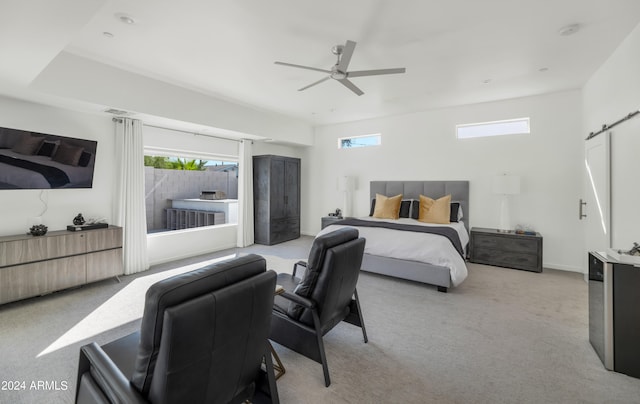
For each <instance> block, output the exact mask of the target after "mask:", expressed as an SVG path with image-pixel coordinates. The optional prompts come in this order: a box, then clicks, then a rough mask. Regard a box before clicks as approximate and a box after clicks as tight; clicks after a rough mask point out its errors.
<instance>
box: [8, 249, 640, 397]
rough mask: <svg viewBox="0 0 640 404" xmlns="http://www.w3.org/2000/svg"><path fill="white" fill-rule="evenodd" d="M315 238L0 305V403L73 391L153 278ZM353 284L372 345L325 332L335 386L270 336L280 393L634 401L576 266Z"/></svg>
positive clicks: (284, 265) (128, 325) (294, 253)
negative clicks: (443, 286)
mask: <svg viewBox="0 0 640 404" xmlns="http://www.w3.org/2000/svg"><path fill="white" fill-rule="evenodd" d="M310 242H311V239H310V238H309V237H303V238H301V239H299V240H295V241H293V242H290V243H284V244H280V245H278V246H273V247H266V246H252V247H250V248H248V249H238V250H230V251H223V252H220V253H216V254H211V255H209V256H202V257H196V258H192V259H188V260H182V261H181V262H180V263H170V264H164V265H159V266H156V267H154V268H153V269H152V270H151V271H148V272H145V273H143V274H138V275H135V276H126V277H123V280H122V283H119V284H118V283H116V282H114V281H104V282H100V283H97V284H94V285H89V286H85V287H82V288H78V289H75V290H70V291H65V292H59V293H55V294H52V295H48V296H43V297H39V298H35V299H30V300H26V301H23V302H18V303H13V304H8V305H4V306H0V347H1V348H0V349H1V350H2V351H1V352H2V356H1V358H0V360H1V362H0V381H2V383H3V384H4V383H5V382H7V381H17V382H19V385H18V387H19V388H22V387H21V386H22V382H24V386H25V388H24V389H21V390H18V391H7V390H2V389H0V403H12V404H13V403H71V402H73V396H74V389H75V377H76V370H77V360H78V350H79V347H80V346H81V345H83V344H85V343H87V342H89V341H97V342H98V343H100V344H101V343H106V342H108V341H111V340H113V339H115V338H118V337H120V336H123V335H126V334H128V333H130V332H133V331H135V330H136V329H137V328H138V326H139V317H140V315H141V312H142V304H143V297H144V290H146V288H147V287H148V285H150V284H151V283H153V282H154V281H155V280H157V279H159V278H160V277H164V276H168V275H170V274H174V273H178V272H180V271H185V270H188V269H191V268H195V267H197V266H199V265H202V264H201V262H202V261H204V260H210V259H215V258H218V257H225V256H229V255H233V254H245V253H259V254H263V255H265V256H266V258H267V261H268V263H269V267H270V268H272V269H275V270H278V271H279V272H289V271H290V270H291V267H292V263H293V262H295V261H296V260H297V259H301V258H305V257H306V255H307V252H308V249H309V246H310ZM189 265H191V266H189ZM358 291H359V294H360V299H361V303H362V305H363V315H364V318H365V322H366V327H367V332H368V335H369V343H368V344H364V343H363V341H362V333H361V332H360V329H359V328H356V327H354V326H352V325H349V324H346V323H345V324H340V325H338V326H337V327H336V328H335V329H334V330H332V331H331V332H330V333H329V334H327V336H326V337H325V347H326V351H327V359H328V362H329V370H330V373H331V380H332V384H331V386H330V387H329V388H325V387H324V383H323V376H322V367H321V365H320V364H317V363H316V362H313V361H311V360H309V359H307V358H305V357H302V356H300V355H298V354H296V353H294V352H291V351H289V350H288V349H286V348H284V347H281V346H279V345H277V344H274V347H275V349H276V351H277V352H278V354H279V356H280V359H281V360H282V361H283V363H284V366H285V367H286V374H285V375H284V376H283V377H282V378H281V379H280V380H279V381H278V388H279V392H280V399H281V401H282V402H283V403H604V402H609V403H633V402H640V380H639V379H634V378H631V377H628V376H625V375H622V374H618V373H614V372H610V371H607V370H606V369H604V367H603V366H602V363H601V362H600V360H599V359H598V357H597V355H596V354H595V352H594V351H593V349H592V348H591V346H590V344H589V339H588V314H587V284H586V283H585V282H584V280H583V278H582V275H580V274H574V273H567V272H561V271H553V270H545V272H544V273H542V274H536V273H529V272H523V271H517V270H511V269H505V268H497V267H490V266H484V265H476V264H469V277H468V279H467V280H466V281H465V282H464V283H463V284H462V285H461V286H460V287H458V288H454V289H452V290H451V291H450V292H449V293H447V294H443V293H439V292H437V291H436V290H435V288H434V287H429V286H423V285H420V284H416V283H412V282H406V281H401V280H394V279H391V278H387V277H382V276H377V275H372V274H367V273H362V275H361V277H360V280H359V283H358ZM38 382H40V383H39V385H40V388H39V386H38ZM45 382H48V384H46V383H45ZM4 386H5V387H6V386H7V385H4ZM65 386H66V389H65ZM1 387H3V386H0V388H1Z"/></svg>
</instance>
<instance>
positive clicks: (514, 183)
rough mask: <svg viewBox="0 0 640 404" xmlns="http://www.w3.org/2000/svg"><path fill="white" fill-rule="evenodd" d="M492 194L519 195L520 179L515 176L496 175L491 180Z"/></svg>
mask: <svg viewBox="0 0 640 404" xmlns="http://www.w3.org/2000/svg"><path fill="white" fill-rule="evenodd" d="M493 193H494V194H500V195H517V194H519V193H520V177H518V176H517V175H497V176H495V177H494V178H493Z"/></svg>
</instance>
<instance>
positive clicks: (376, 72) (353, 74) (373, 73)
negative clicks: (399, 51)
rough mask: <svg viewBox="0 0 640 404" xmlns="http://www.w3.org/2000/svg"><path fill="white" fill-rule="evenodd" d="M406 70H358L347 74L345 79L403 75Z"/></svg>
mask: <svg viewBox="0 0 640 404" xmlns="http://www.w3.org/2000/svg"><path fill="white" fill-rule="evenodd" d="M406 71H407V69H405V68H404V67H399V68H396V69H378V70H358V71H355V72H348V73H347V77H363V76H378V75H381V74H398V73H404V72H406Z"/></svg>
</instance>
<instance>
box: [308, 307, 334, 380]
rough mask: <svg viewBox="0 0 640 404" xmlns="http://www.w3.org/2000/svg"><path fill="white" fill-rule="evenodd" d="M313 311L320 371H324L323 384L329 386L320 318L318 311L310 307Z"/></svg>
mask: <svg viewBox="0 0 640 404" xmlns="http://www.w3.org/2000/svg"><path fill="white" fill-rule="evenodd" d="M311 312H312V313H313V325H314V327H315V329H316V338H317V339H318V351H320V360H321V361H322V371H323V372H324V385H325V387H329V385H330V384H331V379H330V378H329V365H328V364H327V355H326V354H325V352H324V342H323V341H322V329H321V328H320V318H319V317H318V311H317V310H316V309H312V310H311Z"/></svg>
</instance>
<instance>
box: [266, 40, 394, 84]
mask: <svg viewBox="0 0 640 404" xmlns="http://www.w3.org/2000/svg"><path fill="white" fill-rule="evenodd" d="M355 48H356V43H355V42H353V41H347V42H346V43H345V44H344V45H336V46H334V47H333V48H331V52H332V53H333V54H334V55H336V56H337V57H338V60H337V61H336V64H335V65H333V66H332V67H331V69H330V70H326V69H318V68H315V67H309V66H301V65H294V64H292V63H285V62H275V64H277V65H283V66H290V67H297V68H300V69H307V70H315V71H318V72H323V73H329V75H328V76H327V77H324V78H322V79H320V80H318V81H316V82H313V83H311V84H309V85H308V86H304V87H302V88H300V89H298V91H303V90H306V89H307V88H309V87H313V86H315V85H316V84H320V83H322V82H323V81H327V80H329V79H334V80H337V81H338V82H340V83H341V84H342V85H343V86H345V87H347V88H348V89H349V90H351V91H353V92H354V93H356V94H357V95H362V94H364V92H363V91H362V90H360V89H359V88H358V87H356V85H355V84H353V82H351V80H349V78H351V77H364V76H379V75H382V74H398V73H404V72H405V71H406V69H405V68H404V67H399V68H395V69H378V70H358V71H353V72H350V71H347V68H348V67H349V62H350V61H351V56H352V55H353V51H354V50H355Z"/></svg>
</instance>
